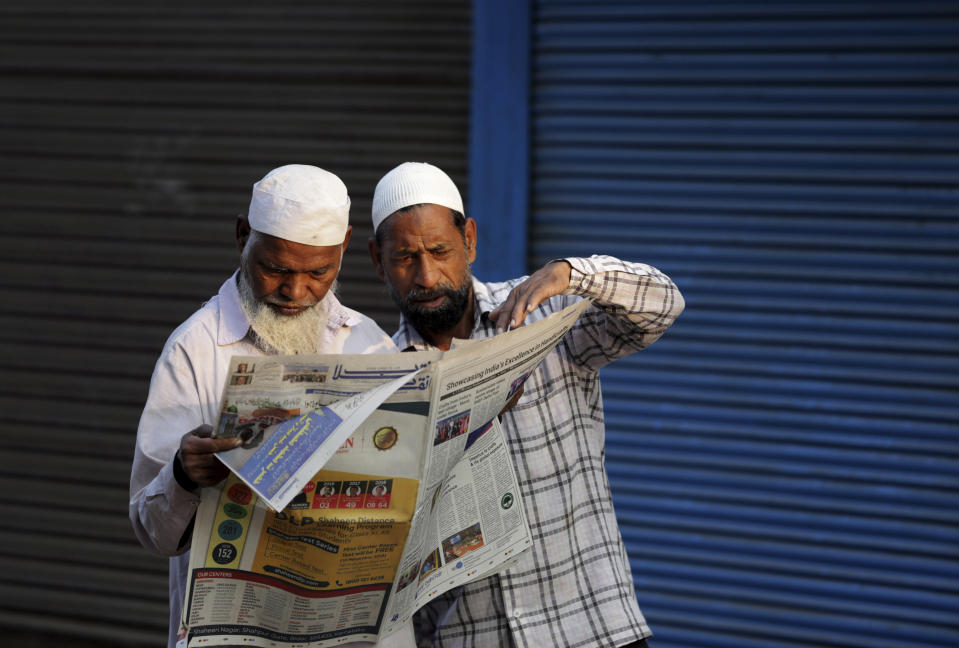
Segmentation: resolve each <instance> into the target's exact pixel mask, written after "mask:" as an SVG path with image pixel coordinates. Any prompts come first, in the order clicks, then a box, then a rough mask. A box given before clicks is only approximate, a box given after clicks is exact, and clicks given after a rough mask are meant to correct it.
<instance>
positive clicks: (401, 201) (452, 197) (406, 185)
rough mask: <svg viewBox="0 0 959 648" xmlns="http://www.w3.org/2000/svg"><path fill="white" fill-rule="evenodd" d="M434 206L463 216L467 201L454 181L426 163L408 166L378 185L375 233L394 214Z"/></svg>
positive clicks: (374, 197)
mask: <svg viewBox="0 0 959 648" xmlns="http://www.w3.org/2000/svg"><path fill="white" fill-rule="evenodd" d="M421 203H432V204H434V205H440V206H442V207H448V208H450V209H454V210H456V211H458V212H459V213H461V214H462V213H463V199H462V198H460V192H459V190H457V189H456V185H455V184H453V181H452V180H450V177H449V176H448V175H446V174H445V173H443V172H442V171H440V170H439V169H437V168H436V167H435V166H433V165H432V164H427V163H426V162H404V163H403V164H401V165H399V166H398V167H396V168H395V169H393V170H392V171H390V172H389V173H387V174H386V175H385V176H383V177H382V178H381V179H380V181H379V182H377V183H376V190H375V191H374V192H373V231H374V232H376V230H377V229H378V228H379V226H380V223H382V222H383V221H384V220H386V218H387V217H388V216H389V215H390V214H392V213H393V212H395V211H397V210H399V209H403V208H404V207H409V206H410V205H419V204H421Z"/></svg>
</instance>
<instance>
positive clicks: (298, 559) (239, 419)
mask: <svg viewBox="0 0 959 648" xmlns="http://www.w3.org/2000/svg"><path fill="white" fill-rule="evenodd" d="M587 305H588V304H587V303H586V302H582V303H580V304H577V305H575V306H572V307H570V308H568V309H566V310H564V311H562V312H561V313H557V314H555V315H553V316H551V317H549V318H547V319H545V320H543V321H541V322H537V323H535V324H532V325H529V326H526V327H522V328H520V329H516V330H514V331H511V332H509V333H506V334H502V335H499V336H497V337H496V338H493V339H490V340H484V341H482V342H473V343H470V344H466V345H464V346H463V347H462V348H460V349H455V350H453V351H450V352H447V353H445V354H443V353H442V352H439V351H435V352H421V353H400V354H389V355H366V356H293V357H282V356H267V357H262V356H260V357H248V358H234V359H233V364H232V365H231V372H230V376H231V378H230V380H229V382H230V383H231V384H230V385H227V387H226V389H225V395H224V401H223V408H222V417H221V421H220V425H219V426H218V429H217V435H218V436H240V437H241V438H243V439H244V446H245V447H243V448H240V449H237V450H233V451H230V452H229V453H224V458H225V459H227V461H226V462H227V463H228V465H230V466H231V468H232V469H233V470H234V473H235V474H234V475H231V477H230V478H229V479H228V480H227V482H226V483H224V484H223V485H221V486H220V487H218V488H215V489H206V490H205V491H204V492H203V495H202V503H201V505H200V509H199V510H198V513H197V519H196V524H195V530H194V535H193V544H192V548H191V559H190V583H189V587H188V593H187V600H186V602H185V605H184V632H185V631H186V630H189V643H188V645H189V646H206V645H224V644H226V643H242V645H250V646H283V647H289V648H292V647H293V646H310V647H316V648H322V647H324V646H334V645H341V644H343V643H346V642H354V641H376V640H378V639H382V638H383V637H385V636H387V635H389V634H390V633H392V632H394V631H396V630H398V629H399V628H400V627H401V626H402V624H403V623H404V622H405V621H406V620H408V619H409V617H410V616H411V615H412V614H413V613H414V612H415V611H416V610H417V609H418V608H419V607H421V606H422V605H424V604H426V603H427V602H428V601H430V600H431V599H432V598H434V597H436V596H438V595H439V594H441V593H443V592H445V591H446V590H448V589H450V588H452V587H456V586H458V585H462V584H463V583H466V582H469V581H471V580H474V579H477V578H481V577H483V576H485V575H488V574H490V573H494V572H497V571H500V570H502V569H505V568H507V567H508V566H509V564H510V562H511V560H512V559H514V558H515V557H516V556H517V555H518V554H519V552H521V551H522V550H524V549H526V548H528V547H529V545H530V543H531V536H530V532H529V526H528V523H527V521H526V516H525V509H524V507H523V504H522V494H521V493H520V492H519V490H518V487H517V482H516V478H515V475H514V472H513V467H512V461H511V459H510V455H509V449H508V447H507V444H506V440H505V439H504V437H503V433H502V429H501V428H500V426H499V423H498V420H497V414H498V413H499V412H500V411H501V409H502V408H503V407H504V405H505V404H506V402H507V401H508V400H509V398H510V397H511V396H512V395H513V394H514V393H515V391H516V390H518V389H519V388H520V386H521V385H522V383H523V381H524V380H525V379H526V377H527V376H528V375H529V373H530V372H531V371H532V370H533V369H534V368H535V367H536V365H537V364H538V363H539V362H540V360H541V359H542V358H543V357H544V356H545V354H546V353H547V352H548V351H549V350H550V349H551V348H552V347H553V346H555V344H556V343H557V342H558V341H559V340H560V339H561V338H562V336H563V335H564V334H565V333H566V331H568V330H569V328H570V327H571V326H572V324H573V323H574V322H575V320H576V319H577V318H578V317H579V315H580V314H581V313H582V311H583V310H585V308H586V306H587ZM416 371H418V372H419V373H417V374H416V375H415V377H413V378H412V379H410V378H409V375H410V374H411V373H412V372H416ZM390 383H393V384H392V385H390ZM384 390H385V391H384ZM386 392H389V393H386ZM384 399H385V400H384ZM380 401H382V403H381V404H379V406H378V407H376V405H375V403H379V402H380ZM371 404H373V405H372V406H371ZM364 407H365V408H367V409H372V413H371V414H369V415H368V416H367V417H366V418H365V419H363V420H362V422H359V423H357V421H355V420H352V421H350V426H351V429H352V430H353V431H352V434H351V435H349V436H348V437H347V438H346V441H345V442H342V443H341V442H340V441H338V440H337V439H338V438H339V437H337V436H335V430H336V429H337V426H336V425H330V422H329V421H330V419H333V420H334V423H335V422H336V419H337V418H339V419H343V420H346V419H347V418H349V415H350V413H355V412H360V411H361V410H362V408H364ZM373 407H375V409H373ZM338 412H345V414H346V415H345V416H344V415H341V414H340V413H338ZM362 416H365V413H363V414H361V415H358V416H355V417H354V418H361V417H362ZM283 423H286V425H285V426H284V425H282V424H283ZM304 428H306V433H307V436H309V435H311V434H317V433H318V434H320V435H323V436H322V443H320V444H319V445H320V447H321V449H322V450H321V452H323V453H325V456H329V459H328V460H327V459H325V458H324V459H323V461H325V463H324V464H323V465H322V466H321V467H317V472H315V473H313V474H312V475H311V478H310V479H307V480H302V479H301V480H300V481H301V482H302V485H301V486H300V487H299V489H298V491H297V492H296V493H295V494H293V495H292V500H290V501H289V504H287V505H285V506H283V507H282V510H280V511H279V512H276V511H275V510H272V509H271V508H270V507H269V506H266V505H265V503H264V501H263V500H262V499H261V498H259V497H257V495H256V493H255V492H254V491H253V490H252V489H251V486H252V485H256V486H258V487H259V486H263V485H264V483H265V482H264V481H263V480H261V482H259V483H255V484H254V480H255V477H256V476H257V475H261V474H263V469H264V466H266V465H268V462H266V460H265V459H263V458H262V457H261V459H260V460H254V459H253V457H254V456H255V455H256V452H257V451H258V449H259V448H262V447H268V448H270V449H272V450H274V452H273V455H268V456H270V457H275V455H276V454H278V453H279V452H280V451H282V450H283V449H284V448H287V449H288V452H287V455H285V456H283V457H280V458H279V460H277V461H276V462H275V463H274V464H272V467H271V469H270V471H268V472H271V473H272V472H276V473H277V474H280V475H284V474H285V475H286V477H285V479H287V480H288V479H289V475H293V474H295V473H296V472H297V471H300V473H301V474H302V466H303V465H307V464H306V462H305V461H304V459H303V456H301V455H300V454H298V453H296V452H294V450H295V449H296V448H295V447H291V445H292V446H296V445H297V444H298V443H299V441H294V439H296V438H297V434H298V432H303V430H304ZM331 430H332V431H333V432H331ZM339 431H340V432H341V433H342V428H339ZM278 435H279V436H278ZM232 454H236V455H237V456H236V457H235V458H230V455H232ZM313 454H316V451H315V450H314V451H313ZM313 454H311V455H310V456H313ZM291 457H296V459H291ZM271 460H272V459H271ZM251 462H252V463H251ZM288 463H289V464H291V465H290V466H288V465H287V464H288ZM308 465H309V466H310V467H311V468H312V467H314V464H312V463H310V464H308ZM244 469H246V471H245V473H244ZM238 474H240V475H242V478H240V477H238V476H237V475H238ZM271 479H272V478H271ZM280 481H282V480H280ZM270 483H272V482H270ZM267 488H268V490H269V489H270V488H272V489H273V493H269V492H264V495H265V496H266V497H272V496H273V495H274V494H276V493H279V492H280V491H281V490H283V488H287V487H286V486H281V487H274V486H268V487H267ZM288 494H289V493H288ZM274 508H280V507H274Z"/></svg>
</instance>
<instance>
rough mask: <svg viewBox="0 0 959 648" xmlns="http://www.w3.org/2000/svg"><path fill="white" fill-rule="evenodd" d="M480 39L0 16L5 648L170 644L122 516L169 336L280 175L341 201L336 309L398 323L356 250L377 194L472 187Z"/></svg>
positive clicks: (454, 15) (384, 9)
mask: <svg viewBox="0 0 959 648" xmlns="http://www.w3.org/2000/svg"><path fill="white" fill-rule="evenodd" d="M469 28H470V7H469V3H468V2H466V1H461V2H439V1H437V2H403V3H394V2H387V1H385V0H380V1H373V0H367V1H364V2H348V1H346V0H341V1H336V2H323V3H301V2H287V1H281V2H271V3H262V2H250V1H248V0H242V1H231V2H207V3H194V2H173V3H170V2H146V3H143V2H137V3H128V2H107V1H97V2H84V3H80V4H78V3H74V2H64V1H62V0H60V1H51V0H45V1H44V0H41V1H36V2H22V3H15V4H13V5H11V4H9V3H8V4H6V5H5V6H3V7H2V8H0V150H2V152H3V157H2V161H0V210H2V214H3V215H2V217H0V232H2V244H0V245H2V255H0V266H2V274H0V277H2V278H0V303H2V304H3V307H2V314H0V332H2V342H0V358H2V361H0V362H2V365H3V367H2V373H3V378H2V389H0V403H2V410H3V412H4V415H3V422H4V430H3V434H2V435H0V448H2V456H3V459H2V462H0V464H2V465H0V518H2V520H3V523H2V524H0V602H2V605H0V607H2V611H0V627H2V628H3V629H4V631H5V636H6V637H7V639H10V636H11V635H10V634H6V633H7V632H16V631H21V632H22V631H27V632H28V633H29V634H37V633H40V632H42V631H49V632H62V633H68V634H74V635H77V636H79V635H83V634H86V635H89V636H91V637H97V638H98V641H99V642H100V643H99V644H98V645H107V643H109V644H110V645H113V643H117V644H120V645H135V644H145V645H154V646H156V645H161V643H162V641H163V638H164V637H165V634H166V619H167V611H166V609H167V599H166V589H167V584H166V561H165V560H163V559H159V558H153V557H151V556H149V555H148V554H147V553H146V551H145V550H143V549H141V548H140V547H139V545H138V544H137V543H136V541H135V539H133V534H132V532H131V531H130V528H129V523H128V522H127V518H126V515H127V513H126V509H127V488H128V486H127V484H128V476H129V466H130V461H131V459H132V448H133V439H134V435H135V431H136V424H137V420H138V418H139V413H140V409H141V408H142V405H143V402H144V400H145V396H146V391H147V386H148V381H149V377H150V374H151V372H152V369H153V364H154V362H155V360H156V357H157V355H158V354H159V351H160V348H161V346H162V344H163V341H164V340H165V339H166V336H167V335H168V334H169V333H170V332H171V331H172V329H173V328H174V327H175V326H176V325H177V324H179V323H180V322H181V321H182V320H183V319H185V318H186V317H187V316H188V315H189V314H190V313H191V312H192V311H194V310H195V309H196V308H197V307H198V306H199V305H200V303H201V302H203V301H204V300H205V299H207V298H208V297H209V296H210V295H212V294H215V292H216V290H217V289H218V287H219V285H220V283H221V282H222V281H223V280H224V279H226V277H227V276H229V273H230V272H231V271H232V270H233V268H234V267H235V263H236V252H235V250H234V246H233V242H232V241H233V228H234V217H235V215H236V214H237V213H239V212H242V211H243V210H245V208H246V205H247V204H248V202H249V195H250V187H251V185H252V183H253V182H254V181H256V180H257V179H259V178H260V177H261V176H262V175H263V174H264V173H265V172H266V171H268V170H269V169H270V168H272V167H275V166H278V165H280V164H285V163H289V162H306V163H314V164H317V165H319V166H322V167H324V168H327V169H330V170H331V171H334V172H336V173H337V174H339V175H340V177H342V178H343V180H344V181H345V182H346V184H347V186H348V187H349V188H350V193H351V196H352V198H353V211H352V215H353V223H354V233H353V244H352V247H351V249H350V252H349V254H348V256H347V259H346V261H345V263H344V269H343V273H342V275H341V276H342V277H343V280H342V282H341V286H342V288H341V294H342V295H343V296H344V301H345V302H346V303H347V304H348V305H350V306H353V307H355V308H357V309H359V310H362V311H364V312H367V313H369V314H371V315H373V316H375V317H376V318H377V319H378V320H379V321H380V323H381V324H382V325H383V326H384V327H385V328H387V329H388V330H390V331H392V328H393V327H394V326H395V315H393V314H392V313H393V307H392V304H391V303H389V301H388V297H386V295H385V292H384V291H383V290H382V289H381V288H380V284H379V280H378V279H376V277H375V275H374V274H373V272H372V269H371V267H370V262H369V260H368V253H367V247H366V240H367V237H368V236H369V234H370V228H369V226H368V222H369V209H370V200H371V196H372V192H373V186H374V184H375V182H376V180H377V179H378V178H379V177H380V175H382V174H383V173H385V172H386V171H387V170H389V169H390V168H391V167H392V166H394V165H395V164H398V163H399V162H402V161H404V160H406V159H417V160H430V161H433V162H435V163H437V164H439V165H441V166H442V167H443V168H445V169H447V170H448V171H449V172H450V173H451V175H452V176H453V177H454V179H455V180H456V181H457V182H458V183H459V185H460V187H461V188H463V189H464V190H465V171H466V141H467V120H468V103H469V102H468V95H469V48H470V34H469ZM34 641H35V640H34ZM31 645H34V644H31Z"/></svg>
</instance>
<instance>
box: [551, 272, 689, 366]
mask: <svg viewBox="0 0 959 648" xmlns="http://www.w3.org/2000/svg"><path fill="white" fill-rule="evenodd" d="M563 260H564V261H566V262H567V263H569V265H570V268H571V270H570V280H569V288H567V290H566V291H565V293H564V294H566V295H577V296H579V297H585V298H589V299H592V300H593V306H592V307H591V308H590V309H589V310H587V311H586V313H585V314H584V315H583V317H581V318H580V321H579V322H577V324H576V325H575V326H574V327H573V330H572V331H571V335H570V337H569V338H568V340H569V348H570V351H571V352H572V354H573V357H574V358H575V359H576V360H577V365H579V366H582V367H584V368H587V369H588V370H589V371H593V372H595V371H599V370H600V369H601V368H602V367H604V366H605V365H607V364H609V363H610V362H612V361H613V360H616V359H617V358H621V357H623V356H625V355H628V354H630V353H634V352H636V351H641V350H642V349H645V348H646V347H648V346H649V345H650V344H652V343H653V342H655V341H656V340H658V339H659V338H660V337H661V336H662V335H663V333H665V332H666V329H668V328H669V327H670V326H671V325H672V324H673V322H675V321H676V318H677V317H679V315H680V313H682V312H683V308H684V306H685V302H684V301H683V296H682V295H681V294H680V292H679V289H678V288H677V287H676V284H674V283H673V282H672V280H671V279H670V278H669V277H667V276H666V275H665V274H663V273H662V272H660V271H659V270H657V269H656V268H653V267H652V266H649V265H646V264H643V263H631V262H627V261H620V260H619V259H616V258H613V257H610V256H603V255H594V256H591V257H589V258H567V259H563Z"/></svg>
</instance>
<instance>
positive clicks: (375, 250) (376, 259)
mask: <svg viewBox="0 0 959 648" xmlns="http://www.w3.org/2000/svg"><path fill="white" fill-rule="evenodd" d="M368 245H369V248H370V260H372V261H373V267H374V268H376V274H377V275H379V277H380V279H382V280H383V281H386V275H385V274H384V273H383V262H382V259H381V258H380V244H379V243H377V242H376V237H375V236H371V237H370V240H369V242H368Z"/></svg>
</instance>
